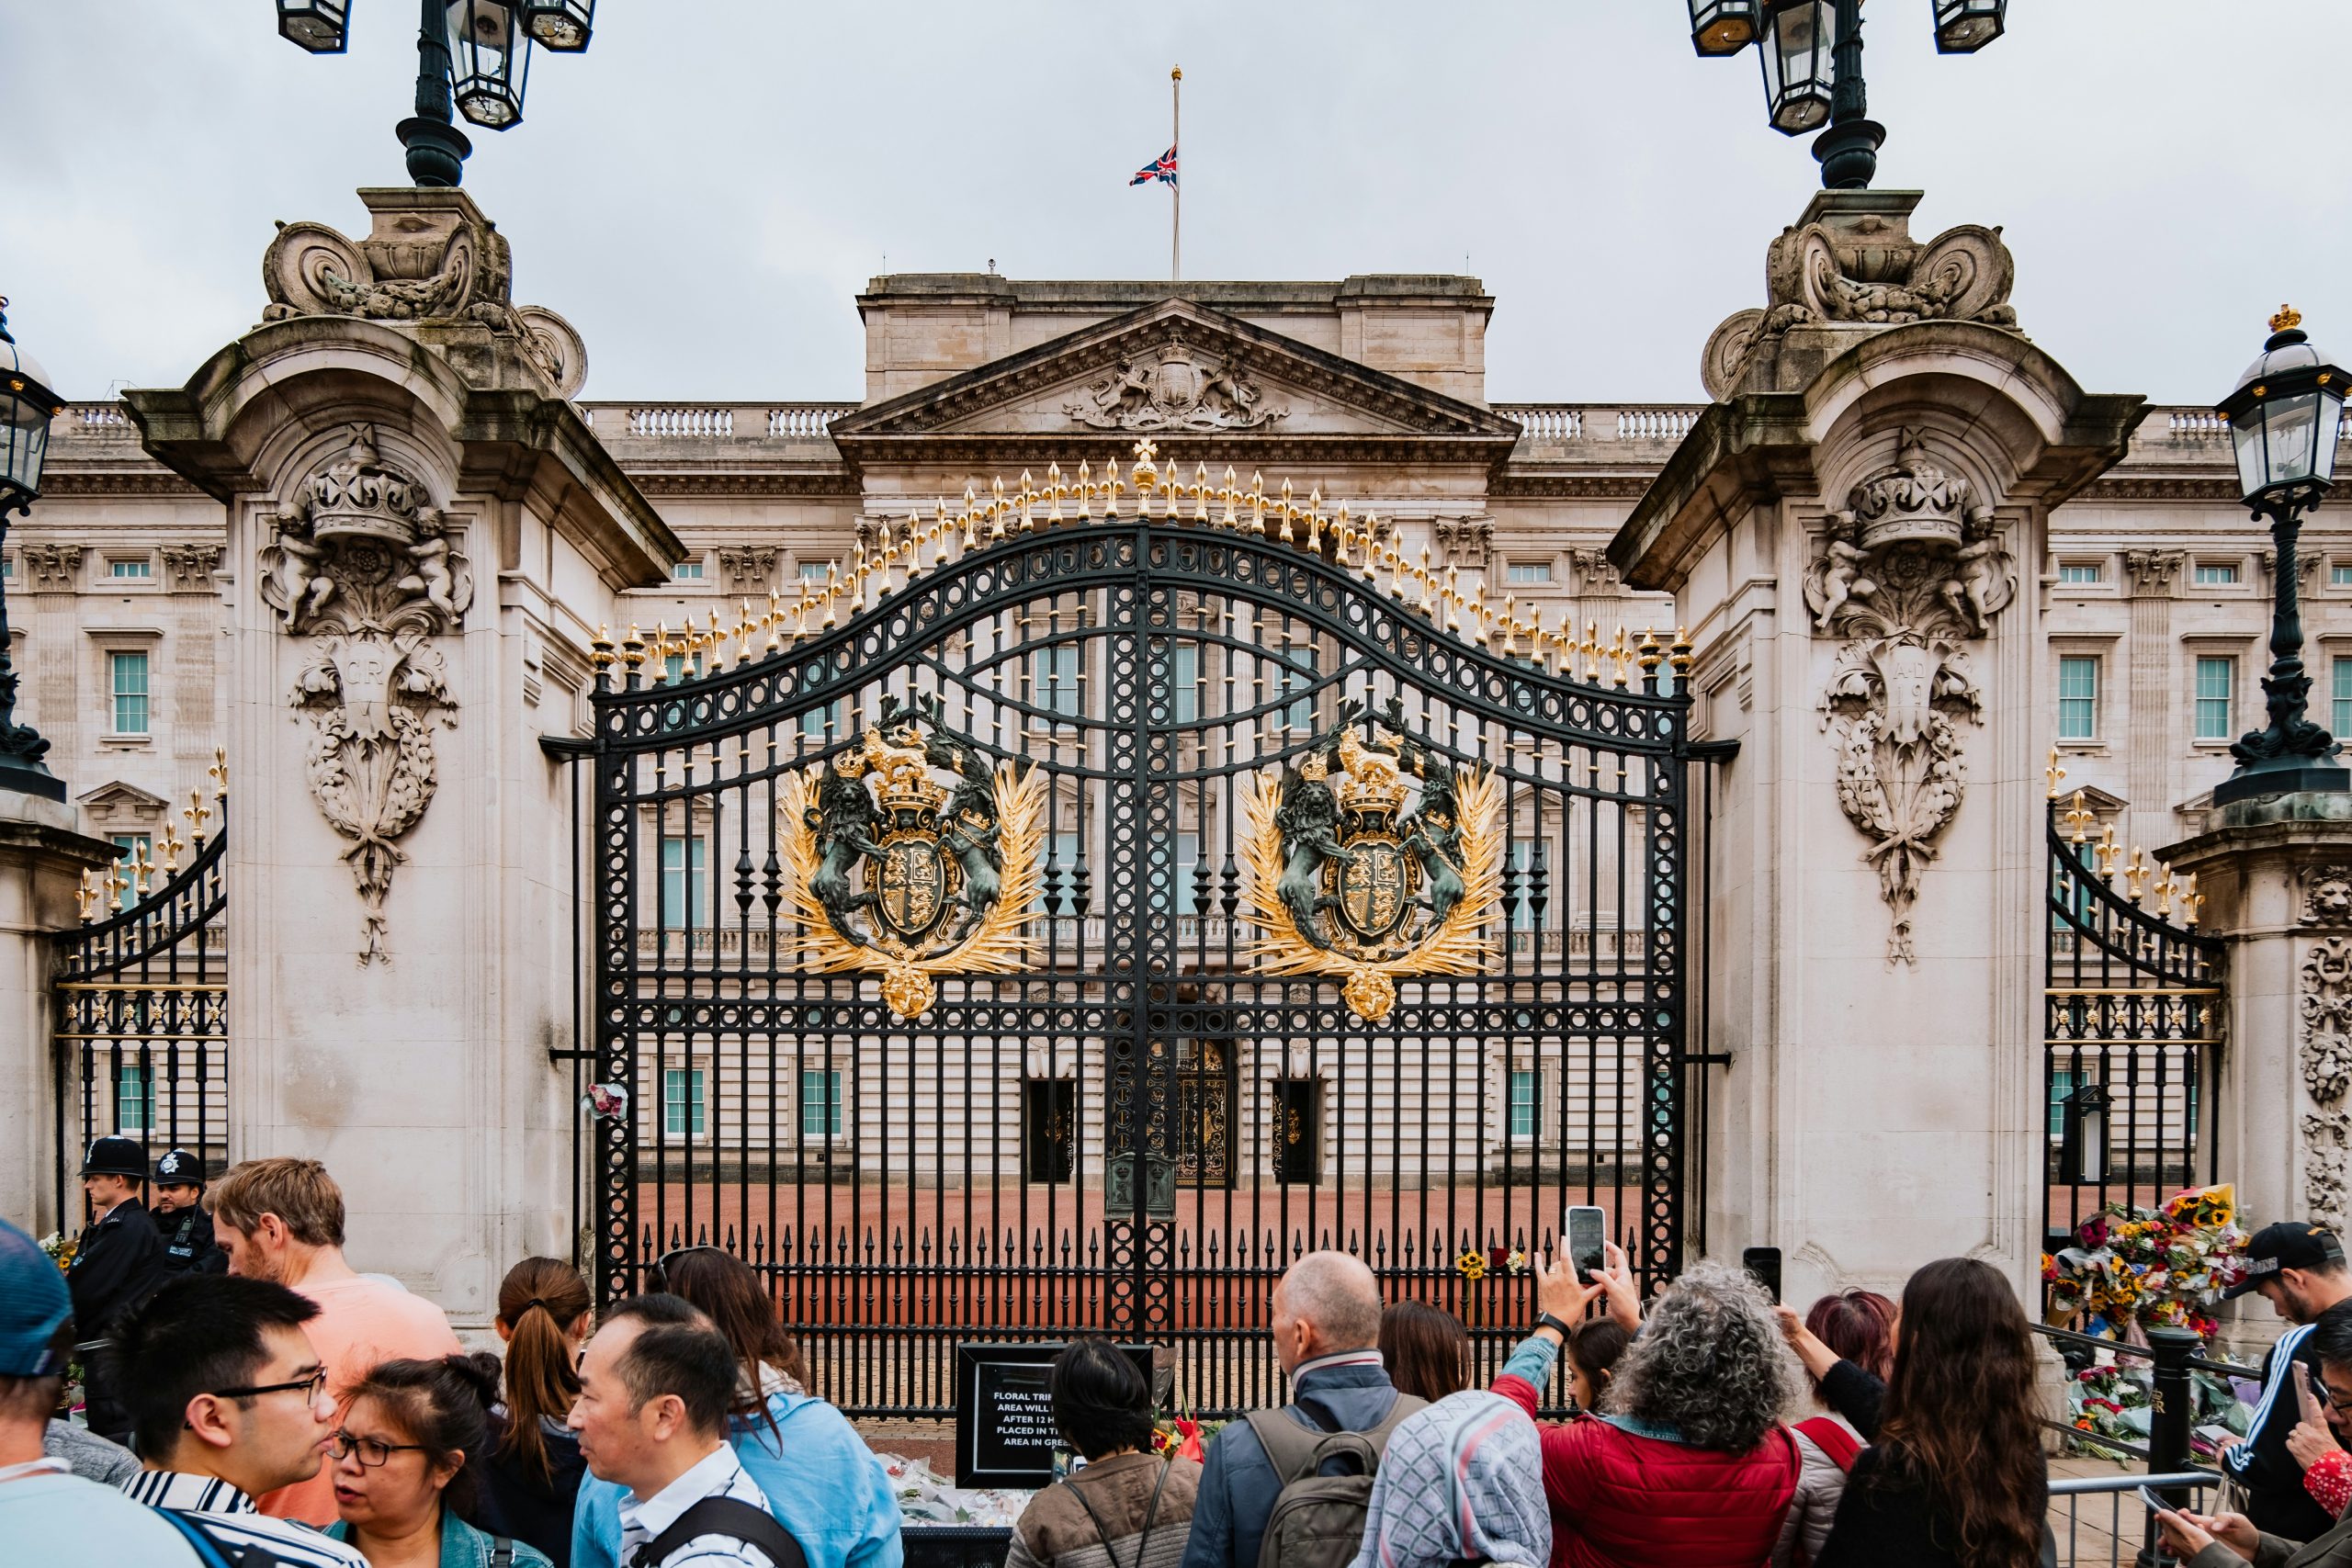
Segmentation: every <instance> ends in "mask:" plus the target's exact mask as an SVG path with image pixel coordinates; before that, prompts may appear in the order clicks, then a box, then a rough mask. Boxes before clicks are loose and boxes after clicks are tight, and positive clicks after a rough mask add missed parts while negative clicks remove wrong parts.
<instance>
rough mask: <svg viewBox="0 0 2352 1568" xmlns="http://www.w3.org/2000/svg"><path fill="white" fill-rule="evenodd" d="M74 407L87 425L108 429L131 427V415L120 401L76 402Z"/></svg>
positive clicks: (75, 411)
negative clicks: (123, 408)
mask: <svg viewBox="0 0 2352 1568" xmlns="http://www.w3.org/2000/svg"><path fill="white" fill-rule="evenodd" d="M72 408H73V412H74V417H75V418H76V419H78V420H80V421H81V422H82V423H83V424H84V425H85V427H87V426H99V427H102V428H105V429H107V430H126V429H129V428H130V415H129V414H127V413H125V412H122V405H121V404H120V403H74V404H73V405H72Z"/></svg>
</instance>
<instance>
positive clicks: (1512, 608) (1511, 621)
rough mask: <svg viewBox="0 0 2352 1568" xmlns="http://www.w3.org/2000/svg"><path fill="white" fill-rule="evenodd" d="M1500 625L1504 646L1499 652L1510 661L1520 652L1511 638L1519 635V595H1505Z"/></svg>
mask: <svg viewBox="0 0 2352 1568" xmlns="http://www.w3.org/2000/svg"><path fill="white" fill-rule="evenodd" d="M1498 625H1499V626H1501V627H1502V629H1503V646H1502V648H1501V649H1499V651H1500V653H1501V654H1502V656H1503V657H1504V658H1505V659H1509V658H1510V657H1512V656H1513V655H1514V654H1516V653H1517V652H1518V651H1519V649H1518V648H1517V647H1516V646H1514V645H1513V643H1512V641H1511V638H1513V637H1516V636H1518V635H1519V595H1518V594H1516V593H1506V594H1504V595H1503V615H1502V619H1501V621H1500V622H1498Z"/></svg>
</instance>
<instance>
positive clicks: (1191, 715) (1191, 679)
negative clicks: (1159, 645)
mask: <svg viewBox="0 0 2352 1568" xmlns="http://www.w3.org/2000/svg"><path fill="white" fill-rule="evenodd" d="M1168 683H1169V687H1170V691H1169V702H1168V706H1169V716H1170V718H1172V719H1173V720H1174V721H1175V722H1176V723H1178V724H1198V723H1200V722H1201V645H1200V644H1199V643H1196V642H1180V643H1178V644H1177V645H1176V646H1175V647H1174V648H1171V649H1169V650H1168Z"/></svg>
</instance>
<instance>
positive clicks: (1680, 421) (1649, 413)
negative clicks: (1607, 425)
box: [1617, 409, 1699, 441]
mask: <svg viewBox="0 0 2352 1568" xmlns="http://www.w3.org/2000/svg"><path fill="white" fill-rule="evenodd" d="M1696 423H1699V411H1698V410H1697V409H1620V410H1619V411H1618V412H1617V439H1618V440H1620V441H1679V440H1681V439H1682V438H1683V437H1684V436H1686V435H1688V434H1691V426H1692V425H1694V424H1696Z"/></svg>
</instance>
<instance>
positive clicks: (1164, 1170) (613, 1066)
mask: <svg viewBox="0 0 2352 1568" xmlns="http://www.w3.org/2000/svg"><path fill="white" fill-rule="evenodd" d="M1154 455H1155V453H1154V450H1153V448H1151V447H1150V446H1149V445H1148V444H1145V445H1143V446H1138V447H1137V448H1136V462H1135V465H1134V469H1133V482H1132V483H1129V482H1126V481H1123V480H1121V479H1120V478H1119V476H1118V473H1117V465H1116V464H1115V463H1114V464H1113V465H1111V466H1110V467H1109V468H1106V469H1105V470H1104V471H1103V477H1102V478H1100V479H1097V478H1095V477H1093V476H1092V473H1091V469H1090V468H1089V467H1088V466H1086V465H1080V468H1079V469H1078V476H1077V478H1076V479H1065V478H1064V477H1063V476H1062V475H1061V474H1060V472H1059V470H1058V469H1054V470H1049V472H1048V476H1047V479H1046V482H1045V483H1044V484H1035V483H1033V482H1032V481H1031V480H1030V478H1029V476H1027V475H1025V474H1024V475H1023V476H1022V478H1021V480H1020V481H1019V482H1018V484H1017V485H1016V486H1013V487H1011V488H1007V487H1004V486H999V487H998V488H997V490H996V491H995V492H994V493H993V494H992V495H991V496H990V497H989V498H988V499H985V500H981V499H975V498H973V497H972V496H970V495H969V494H968V493H967V501H966V504H965V505H964V506H963V507H962V508H961V509H952V508H949V507H945V506H943V507H941V508H940V509H938V510H937V511H936V512H935V513H934V512H930V510H929V509H925V510H926V513H928V514H927V515H925V516H919V517H917V518H914V519H901V520H898V521H894V522H893V523H891V524H890V525H888V526H887V528H886V529H885V530H884V531H882V533H881V534H880V536H878V537H876V540H875V542H876V549H875V550H874V551H873V552H872V553H871V554H869V553H868V551H867V549H866V547H865V544H864V543H861V544H860V546H859V549H858V555H857V558H856V559H855V560H854V561H853V562H852V563H849V565H848V569H847V570H845V571H842V572H841V573H839V574H837V576H836V577H835V579H834V580H833V581H832V583H831V586H830V587H828V588H821V589H812V590H810V591H808V592H806V593H805V594H804V597H803V598H802V599H801V600H800V601H799V602H798V603H797V604H787V603H785V602H783V601H781V600H771V602H770V604H768V605H767V606H766V607H765V609H764V611H763V612H755V611H753V610H752V608H751V607H750V606H746V607H745V608H744V611H743V614H742V615H741V617H740V619H739V622H738V624H737V625H736V626H732V627H721V626H718V625H716V624H714V625H713V626H710V627H708V628H707V629H703V630H698V631H693V632H690V633H688V634H686V635H683V636H677V635H673V634H672V633H671V632H670V631H669V630H668V629H667V628H658V629H657V630H656V631H655V633H654V634H653V635H652V636H651V637H645V636H643V635H642V634H641V633H640V632H639V631H638V630H637V629H635V628H632V630H631V632H630V633H629V635H628V637H627V638H626V639H624V640H622V641H621V642H620V643H619V644H618V645H617V646H616V645H614V644H612V643H610V642H608V641H605V640H602V639H600V641H599V643H598V647H597V649H596V664H597V671H598V673H597V690H596V696H595V727H594V728H595V733H594V741H593V750H592V751H591V763H592V766H593V767H594V774H595V785H594V824H595V826H594V835H595V837H594V849H593V854H592V863H593V868H594V869H593V880H594V894H593V899H594V922H595V933H594V940H595V944H596V950H595V961H594V962H595V971H594V1012H595V1019H594V1033H595V1041H594V1052H595V1063H596V1069H597V1072H596V1076H597V1077H599V1078H600V1079H602V1080H604V1081H603V1082H602V1083H600V1084H598V1085H597V1086H595V1087H594V1090H593V1093H592V1099H593V1100H596V1101H598V1102H599V1103H600V1104H601V1106H602V1110H601V1111H600V1112H599V1115H598V1119H597V1121H596V1123H595V1125H596V1137H597V1140H598V1153H597V1178H596V1188H597V1201H598V1211H597V1214H596V1218H595V1224H594V1230H595V1235H596V1249H597V1257H596V1266H595V1273H596V1279H597V1285H598V1289H599V1292H601V1294H602V1295H603V1296H604V1297H605V1298H606V1299H610V1298H611V1297H614V1296H616V1295H620V1294H625V1293H627V1292H630V1291H632V1290H634V1289H636V1288H638V1286H639V1282H640V1280H641V1278H642V1273H641V1271H642V1269H644V1267H645V1266H646V1265H647V1264H648V1263H649V1262H650V1261H651V1260H652V1259H653V1258H655V1257H657V1256H658V1255H660V1254H661V1253H662V1252H664V1251H665V1250H667V1249H669V1248H672V1247H678V1246H684V1245H713V1246H718V1247H725V1248H727V1249H728V1250H729V1251H732V1252H735V1253H738V1254H739V1255H741V1256H742V1257H744V1258H747V1259H749V1260H750V1261H752V1263H753V1264H754V1265H755V1266H757V1267H759V1268H760V1269H763V1271H765V1272H766V1273H767V1275H768V1276H769V1277H770V1278H771V1279H772V1280H774V1281H775V1289H776V1291H777V1293H778V1297H779V1300H780V1303H781V1304H782V1308H783V1311H784V1314H785V1316H786V1322H787V1323H788V1324H790V1325H793V1327H794V1328H795V1329H796V1331H797V1333H798V1334H799V1335H800V1336H801V1337H802V1341H803V1343H804V1345H805V1346H806V1348H808V1350H809V1357H810V1362H811V1371H812V1375H813V1377H814V1380H815V1382H816V1384H817V1387H818V1388H819V1390H820V1392H822V1393H826V1394H827V1395H829V1396H830V1397H831V1398H833V1399H834V1400H835V1401H837V1402H838V1403H840V1404H842V1405H843V1406H844V1407H845V1408H847V1409H849V1410H851V1411H852V1412H854V1413H858V1414H868V1415H886V1414H890V1415H925V1416H939V1415H945V1414H947V1413H948V1411H949V1409H950V1407H951V1403H952V1396H951V1392H950V1376H949V1370H950V1369H949V1357H950V1354H951V1351H950V1347H951V1346H952V1344H953V1343H954V1342H955V1341H956V1339H959V1338H967V1337H973V1336H975V1335H981V1336H986V1337H1008V1338H1019V1337H1041V1338H1043V1337H1058V1336H1060V1335H1061V1334H1064V1333H1066V1332H1069V1331H1071V1330H1075V1329H1081V1328H1083V1329H1094V1330H1100V1331H1103V1332H1110V1333H1115V1334H1118V1335H1122V1336H1134V1337H1140V1338H1147V1339H1150V1340H1152V1341H1155V1342H1158V1343H1160V1344H1163V1345H1167V1346H1171V1347H1173V1348H1174V1349H1175V1351H1176V1354H1177V1359H1178V1367H1179V1377H1180V1381H1181V1387H1182V1391H1183V1392H1182V1397H1183V1398H1184V1399H1185V1400H1186V1401H1187V1402H1189V1403H1190V1404H1193V1405H1194V1406H1196V1407H1197V1408H1199V1409H1201V1410H1203V1411H1204V1412H1220V1411H1230V1410H1234V1409H1238V1408H1242V1407H1246V1406H1248V1405H1250V1404H1253V1403H1257V1402H1260V1401H1262V1400H1263V1399H1265V1398H1266V1397H1267V1396H1268V1395H1269V1393H1271V1392H1272V1385H1273V1378H1274V1368H1273V1365H1272V1358H1271V1356H1270V1355H1269V1354H1267V1346H1266V1329H1267V1325H1268V1321H1269V1313H1268V1293H1269V1289H1270V1286H1271V1283H1272V1280H1273V1279H1274V1278H1275V1277H1276V1276H1277V1275H1279V1273H1280V1272H1281V1270H1282V1269H1283V1267H1284V1266H1285V1264H1286V1263H1287V1262H1288V1261H1289V1260H1290V1259H1292V1258H1295V1257H1296V1256H1297V1255H1299V1254H1300V1253H1302V1252H1304V1251H1306V1250H1308V1249H1311V1248H1314V1247H1345V1248H1348V1249H1350V1250H1351V1251H1353V1252H1355V1253H1357V1254H1358V1255H1359V1256H1361V1257H1363V1258H1364V1259H1365V1260H1366V1261H1367V1262H1369V1263H1370V1264H1372V1266H1373V1267H1374V1269H1375V1270H1376V1272H1377V1273H1378V1274H1379V1276H1380V1277H1381V1280H1382V1281H1383V1285H1384V1288H1385V1290H1387V1291H1388V1292H1391V1293H1392V1294H1393V1295H1396V1296H1400V1297H1401V1296H1413V1297H1419V1298H1421V1299H1425V1300H1430V1301H1432V1302H1434V1303H1439V1304H1442V1305H1445V1306H1448V1307H1451V1308H1453V1310H1455V1311H1458V1312H1460V1313H1461V1314H1463V1315H1464V1317H1465V1319H1468V1320H1469V1321H1470V1322H1471V1323H1472V1324H1473V1325H1474V1332H1475V1333H1476V1337H1477V1340H1478V1343H1479V1347H1480V1355H1481V1358H1482V1359H1483V1360H1485V1361H1486V1362H1487V1363H1489V1364H1492V1363H1495V1362H1497V1361H1498V1359H1499V1355H1500V1353H1501V1351H1502V1348H1503V1346H1504V1344H1505V1342H1506V1339H1507V1337H1508V1336H1509V1335H1510V1333H1511V1332H1512V1331H1513V1330H1515V1329H1517V1328H1519V1327H1520V1326H1521V1325H1523V1324H1524V1322H1525V1321H1526V1318H1527V1317H1528V1316H1529V1315H1530V1314H1532V1296H1531V1294H1530V1285H1531V1280H1529V1278H1528V1277H1527V1276H1526V1275H1525V1274H1524V1273H1522V1272H1520V1271H1518V1268H1517V1265H1516V1264H1515V1262H1514V1259H1513V1257H1512V1255H1513V1254H1514V1253H1524V1252H1526V1251H1528V1250H1530V1249H1535V1250H1541V1249H1544V1248H1545V1247H1548V1246H1549V1245H1551V1244H1552V1242H1553V1241H1554V1239H1555V1231H1556V1229H1557V1227H1558V1225H1559V1223H1560V1221H1561V1216H1562V1208H1563V1206H1564V1205H1566V1204H1568V1203H1577V1202H1593V1203H1598V1204H1600V1206H1602V1207H1603V1208H1604V1209H1606V1210H1608V1211H1609V1213H1610V1214H1611V1219H1612V1221H1613V1224H1614V1225H1615V1226H1616V1228H1617V1229H1618V1230H1619V1231H1620V1232H1621V1233H1623V1234H1624V1235H1626V1237H1627V1240H1628V1242H1629V1245H1630V1247H1631V1250H1632V1252H1633V1254H1634V1262H1635V1266H1636V1268H1637V1269H1640V1270H1641V1271H1642V1272H1643V1273H1644V1275H1645V1276H1646V1277H1648V1278H1650V1279H1653V1280H1655V1279H1657V1278H1659V1277H1661V1276H1670V1275H1671V1274H1672V1273H1673V1272H1675V1271H1676V1270H1677V1269H1679V1266H1680V1258H1681V1247H1682V1223H1683V1201H1682V1196H1683V1157H1684V1153H1683V1151H1684V1139H1685V1128H1684V1111H1683V1102H1682V1096H1681V1085H1682V1083H1683V1081H1684V1078H1685V1076H1686V1065H1685V1057H1684V1053H1685V1040H1684V1030H1685V1021H1686V1009H1685V997H1684V981H1683V971H1684V962H1685V961H1684V944H1683V942H1682V934H1681V933H1682V929H1683V920H1684V902H1685V877H1684V865H1685V843H1686V834H1687V823H1686V819H1685V818H1686V802H1687V795H1686V790H1687V782H1686V774H1687V772H1688V753H1687V740H1686V734H1685V731H1686V725H1685V720H1686V716H1687V714H1688V706H1689V705H1688V699H1687V698H1686V697H1685V696H1683V695H1682V694H1680V693H1679V682H1678V681H1677V680H1676V679H1675V675H1674V671H1676V670H1678V669H1679V668H1681V667H1683V666H1685V665H1687V661H1688V658H1689V649H1687V647H1685V646H1683V645H1682V644H1681V643H1680V642H1679V639H1678V640H1677V641H1676V642H1675V644H1674V645H1673V646H1672V648H1671V649H1666V648H1661V647H1660V646H1659V645H1658V644H1657V642H1655V641H1654V640H1651V639H1649V638H1647V637H1645V638H1644V639H1642V640H1641V641H1640V642H1639V643H1638V644H1636V643H1634V642H1633V641H1630V640H1628V638H1627V637H1625V636H1624V635H1623V634H1622V633H1621V634H1620V635H1619V636H1618V637H1616V638H1615V640H1614V641H1613V642H1612V643H1611V644H1610V645H1609V646H1606V647H1604V646H1602V643H1601V639H1600V637H1598V636H1597V635H1595V634H1593V633H1591V632H1589V631H1588V633H1587V634H1586V635H1585V636H1583V637H1576V636H1574V635H1572V634H1570V633H1569V632H1567V631H1566V628H1563V629H1562V630H1560V631H1544V630H1541V629H1540V628H1538V627H1536V626H1532V625H1528V624H1523V623H1521V622H1520V621H1518V620H1517V619H1516V618H1515V617H1514V616H1513V615H1510V613H1509V607H1508V606H1506V607H1503V608H1500V609H1498V608H1497V607H1496V606H1492V605H1489V604H1486V603H1485V602H1484V601H1483V600H1481V599H1480V598H1479V597H1478V596H1477V595H1476V594H1475V593H1470V592H1457V590H1456V582H1455V579H1454V577H1453V574H1452V573H1450V572H1445V571H1430V570H1425V569H1423V568H1420V567H1416V566H1415V565H1413V564H1412V563H1411V562H1408V561H1407V560H1406V559H1404V558H1403V557H1402V556H1401V555H1400V554H1399V553H1398V552H1397V550H1396V549H1395V548H1394V547H1393V546H1392V545H1390V544H1388V543H1385V542H1383V541H1384V540H1385V538H1386V537H1387V532H1386V530H1385V527H1384V526H1383V525H1380V524H1379V523H1377V522H1376V521H1375V520H1374V519H1372V518H1370V517H1368V516H1367V517H1365V518H1363V520H1362V521H1361V522H1360V523H1359V522H1355V521H1351V519H1350V517H1349V514H1348V512H1347V510H1346V509H1345V508H1344V507H1340V508H1337V509H1334V510H1331V511H1327V510H1326V509H1325V508H1324V506H1323V505H1322V503H1321V502H1320V501H1319V500H1318V499H1316V498H1309V499H1308V500H1306V501H1305V502H1293V501H1292V499H1291V498H1290V496H1289V495H1288V492H1287V487H1284V490H1283V492H1282V493H1280V494H1269V493H1267V492H1266V491H1264V489H1263V488H1262V487H1261V485H1259V484H1258V483H1257V481H1255V480H1254V479H1253V480H1252V481H1251V483H1250V486H1249V487H1248V488H1247V489H1244V488H1243V487H1241V486H1239V485H1238V484H1237V483H1236V482H1235V481H1234V478H1233V476H1232V475H1231V474H1230V473H1229V472H1228V474H1227V480H1226V482H1225V483H1224V484H1222V485H1215V484H1212V483H1211V482H1210V481H1209V477H1208V475H1207V473H1206V472H1205V470H1204V469H1197V468H1196V473H1195V478H1194V479H1193V481H1192V482H1190V483H1186V482H1183V481H1182V479H1181V476H1180V475H1179V474H1178V472H1177V471H1176V469H1175V468H1173V467H1170V468H1167V469H1165V470H1162V469H1160V468H1157V467H1156V466H1155V465H1154V464H1153V462H1152V458H1153V457H1154ZM1464 626H1467V628H1468V635H1464V631H1463V630H1462V628H1464Z"/></svg>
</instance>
